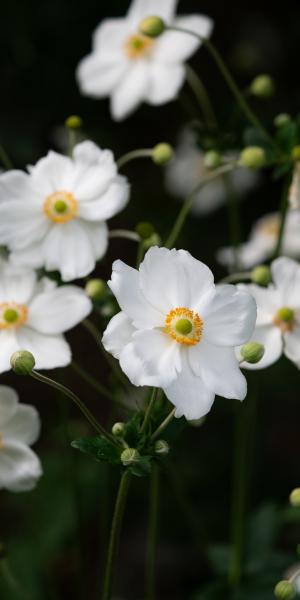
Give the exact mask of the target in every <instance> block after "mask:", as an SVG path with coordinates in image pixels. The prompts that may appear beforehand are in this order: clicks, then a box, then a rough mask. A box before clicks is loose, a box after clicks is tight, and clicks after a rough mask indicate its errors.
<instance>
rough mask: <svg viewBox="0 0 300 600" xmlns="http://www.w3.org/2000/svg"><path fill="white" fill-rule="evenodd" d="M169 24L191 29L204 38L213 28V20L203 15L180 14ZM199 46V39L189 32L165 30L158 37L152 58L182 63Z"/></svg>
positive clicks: (169, 62) (168, 62)
mask: <svg viewBox="0 0 300 600" xmlns="http://www.w3.org/2000/svg"><path fill="white" fill-rule="evenodd" d="M171 25H174V26H175V27H179V28H181V29H188V30H189V31H193V32H194V33H197V34H198V35H199V36H200V37H201V38H204V39H207V38H209V37H210V35H211V33H212V30H213V21H212V20H211V19H210V18H209V17H206V16H204V15H188V16H182V17H181V16H180V17H177V18H176V19H175V20H174V21H173V22H172V24H171ZM199 46H201V41H200V40H199V39H197V38H196V37H195V36H193V35H191V34H188V33H181V32H179V31H167V32H165V33H164V34H163V35H162V36H160V37H159V38H158V40H157V43H156V45H155V49H154V52H153V58H154V59H155V60H157V61H159V62H163V63H167V64H172V63H173V64H174V63H176V62H181V63H184V62H185V61H186V60H187V59H188V58H190V57H191V56H192V55H193V54H194V53H195V52H196V51H197V50H198V48H199Z"/></svg>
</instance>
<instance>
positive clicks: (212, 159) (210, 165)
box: [204, 150, 222, 169]
mask: <svg viewBox="0 0 300 600" xmlns="http://www.w3.org/2000/svg"><path fill="white" fill-rule="evenodd" d="M221 164H222V156H221V154H220V153H219V152H217V151H216V150H209V152H206V153H205V155H204V165H205V167H206V168H207V169H217V168H218V167H219V166H220V165H221Z"/></svg>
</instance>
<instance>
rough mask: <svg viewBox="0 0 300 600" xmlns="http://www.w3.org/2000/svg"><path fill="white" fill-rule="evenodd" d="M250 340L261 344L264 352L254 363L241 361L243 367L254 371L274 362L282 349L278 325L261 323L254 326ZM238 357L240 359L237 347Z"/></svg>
mask: <svg viewBox="0 0 300 600" xmlns="http://www.w3.org/2000/svg"><path fill="white" fill-rule="evenodd" d="M250 341H253V342H258V343H259V344H263V346H264V348H265V353H264V356H263V357H262V359H261V360H260V361H259V362H258V363H256V364H250V363H246V362H243V363H242V367H243V369H248V370H250V371H256V370H257V369H265V368H266V367H269V366H270V365H272V364H273V363H275V362H276V361H277V360H278V359H279V358H280V356H281V355H282V351H283V342H282V335H281V331H280V329H279V327H274V326H272V325H263V326H261V327H256V328H255V331H254V333H253V335H252V338H251V340H250ZM237 356H238V359H239V360H241V355H240V352H239V349H238V350H237Z"/></svg>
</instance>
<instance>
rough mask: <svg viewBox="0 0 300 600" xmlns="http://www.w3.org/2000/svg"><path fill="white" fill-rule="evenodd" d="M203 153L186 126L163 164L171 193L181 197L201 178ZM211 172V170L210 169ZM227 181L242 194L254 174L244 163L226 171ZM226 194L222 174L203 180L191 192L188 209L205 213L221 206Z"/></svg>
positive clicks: (204, 170)
mask: <svg viewBox="0 0 300 600" xmlns="http://www.w3.org/2000/svg"><path fill="white" fill-rule="evenodd" d="M204 156H205V153H204V152H203V151H202V150H201V149H200V148H198V146H197V144H196V136H195V133H194V132H193V131H191V130H190V129H185V130H184V131H183V133H182V134H181V136H180V138H179V144H178V146H177V148H176V151H175V155H174V158H173V160H172V161H171V162H170V163H169V164H168V166H167V167H166V187H167V190H168V191H169V192H170V194H171V195H173V196H175V197H176V198H179V199H180V200H185V198H186V197H187V196H188V195H189V194H190V193H191V192H192V191H193V190H194V189H195V188H196V186H197V185H199V183H200V181H201V178H202V177H204V176H205V175H207V174H208V172H209V171H208V169H207V168H206V166H205V164H204ZM226 158H227V159H230V160H235V159H237V158H238V154H236V155H234V154H232V153H231V154H227V156H226ZM210 172H211V171H210ZM226 177H227V178H228V180H229V182H230V185H231V186H233V189H234V191H235V193H236V194H237V195H238V196H242V195H243V194H245V193H246V192H247V191H248V190H249V189H251V187H254V186H255V185H256V184H257V181H258V179H259V176H258V174H257V173H256V172H255V171H251V170H250V169H245V168H244V167H237V168H236V169H234V171H233V172H232V173H230V174H227V175H226ZM227 197H228V187H227V185H226V181H225V179H224V178H223V177H218V178H217V179H215V180H213V181H211V182H210V183H208V184H206V185H205V186H204V187H203V188H202V189H201V190H200V191H199V192H198V194H197V195H196V196H195V199H194V202H193V205H192V208H191V213H193V214H194V215H205V214H209V213H211V212H213V211H214V210H216V209H217V208H219V206H222V205H223V204H224V203H225V202H226V199H227Z"/></svg>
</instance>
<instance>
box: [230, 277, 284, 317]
mask: <svg viewBox="0 0 300 600" xmlns="http://www.w3.org/2000/svg"><path fill="white" fill-rule="evenodd" d="M238 288H239V289H240V290H245V291H248V292H249V293H250V294H251V296H253V298H254V299H255V301H256V304H257V320H256V326H260V325H268V324H271V323H272V322H273V318H274V315H275V314H276V312H277V311H278V309H279V308H280V307H281V306H282V298H281V295H280V293H279V292H278V290H276V289H275V288H274V286H273V285H270V286H269V287H268V288H264V287H262V286H260V285H255V284H249V285H245V284H240V285H238Z"/></svg>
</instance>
